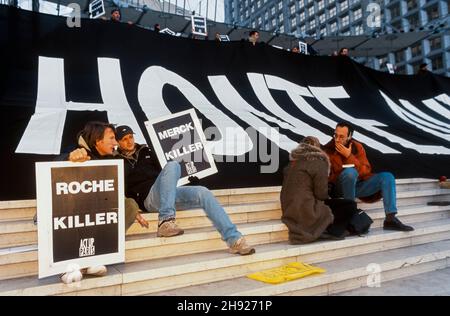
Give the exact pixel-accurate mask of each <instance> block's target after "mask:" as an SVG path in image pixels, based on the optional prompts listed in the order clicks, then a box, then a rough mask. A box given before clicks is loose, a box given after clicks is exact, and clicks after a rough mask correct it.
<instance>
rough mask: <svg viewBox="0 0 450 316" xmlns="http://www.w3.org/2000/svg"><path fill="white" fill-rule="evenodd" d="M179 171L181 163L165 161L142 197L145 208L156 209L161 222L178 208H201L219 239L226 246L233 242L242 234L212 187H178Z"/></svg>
mask: <svg viewBox="0 0 450 316" xmlns="http://www.w3.org/2000/svg"><path fill="white" fill-rule="evenodd" d="M180 175H181V167H180V164H179V163H178V162H176V161H170V162H168V163H167V165H165V167H164V168H163V170H162V171H161V173H160V174H159V176H158V178H157V179H156V181H155V183H154V184H153V186H152V187H151V189H150V192H149V193H148V195H147V198H146V199H145V200H144V206H145V208H146V209H147V210H149V211H158V212H159V221H160V222H161V221H164V220H167V219H170V218H175V212H176V210H177V209H178V210H187V209H193V208H203V210H204V211H205V213H206V216H207V217H208V218H209V219H210V220H211V222H212V223H213V225H214V227H215V228H216V229H217V230H218V231H219V233H220V235H221V236H222V239H223V240H224V241H225V242H226V243H227V244H228V246H231V245H233V244H234V243H235V242H236V241H237V240H238V239H239V238H240V237H241V236H242V234H241V233H240V232H238V231H237V229H236V225H234V224H233V223H232V222H231V220H230V218H229V217H228V214H227V213H226V212H225V210H224V209H223V207H222V206H221V205H220V204H219V202H218V201H217V199H216V198H215V197H214V195H213V194H212V193H211V191H209V190H208V189H207V188H205V187H202V186H186V187H179V188H177V182H178V179H180Z"/></svg>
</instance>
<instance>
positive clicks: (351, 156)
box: [324, 122, 414, 231]
mask: <svg viewBox="0 0 450 316" xmlns="http://www.w3.org/2000/svg"><path fill="white" fill-rule="evenodd" d="M352 135H353V127H352V126H351V125H350V124H349V123H347V122H341V123H338V124H337V125H336V128H335V131H334V136H333V139H332V140H331V141H330V142H329V143H328V144H326V145H325V146H324V150H325V152H326V153H327V154H328V157H329V158H330V175H329V182H330V183H332V184H333V185H334V186H335V190H336V193H337V195H338V196H340V197H343V198H345V199H349V200H355V198H356V197H358V198H361V200H363V201H365V202H374V201H376V200H379V199H380V198H381V197H383V206H384V211H385V213H386V219H385V220H384V224H383V228H384V229H389V230H400V231H412V230H414V228H412V227H411V226H407V225H405V224H403V223H402V222H401V221H400V220H399V219H398V218H397V217H396V216H395V215H396V214H397V205H396V192H395V178H394V176H393V175H392V173H390V172H380V173H375V174H374V173H372V172H371V170H372V167H371V166H370V163H369V161H368V160H367V156H366V152H365V150H364V147H363V145H362V144H361V143H359V142H357V141H355V140H353V139H352Z"/></svg>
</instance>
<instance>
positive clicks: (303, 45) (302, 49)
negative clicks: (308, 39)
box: [298, 41, 308, 55]
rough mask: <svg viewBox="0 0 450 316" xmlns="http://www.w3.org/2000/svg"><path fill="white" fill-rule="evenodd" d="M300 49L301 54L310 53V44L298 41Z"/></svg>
mask: <svg viewBox="0 0 450 316" xmlns="http://www.w3.org/2000/svg"><path fill="white" fill-rule="evenodd" d="M298 49H299V53H300V54H304V55H308V44H306V43H305V42H302V41H298Z"/></svg>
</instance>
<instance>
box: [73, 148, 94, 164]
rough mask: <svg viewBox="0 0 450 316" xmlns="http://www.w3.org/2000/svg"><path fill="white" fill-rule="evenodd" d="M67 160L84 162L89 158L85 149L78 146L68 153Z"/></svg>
mask: <svg viewBox="0 0 450 316" xmlns="http://www.w3.org/2000/svg"><path fill="white" fill-rule="evenodd" d="M69 160H70V161H72V162H85V161H88V160H91V157H89V155H88V153H87V151H86V149H84V148H78V149H75V150H74V151H72V152H71V153H70V154H69Z"/></svg>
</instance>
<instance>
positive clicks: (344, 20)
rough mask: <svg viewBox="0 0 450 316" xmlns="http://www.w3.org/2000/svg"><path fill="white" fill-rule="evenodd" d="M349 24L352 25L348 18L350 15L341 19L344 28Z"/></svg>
mask: <svg viewBox="0 0 450 316" xmlns="http://www.w3.org/2000/svg"><path fill="white" fill-rule="evenodd" d="M349 23H350V20H349V18H348V15H346V16H344V17H343V18H342V19H341V24H342V27H345V26H347V25H348V24H349Z"/></svg>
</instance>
